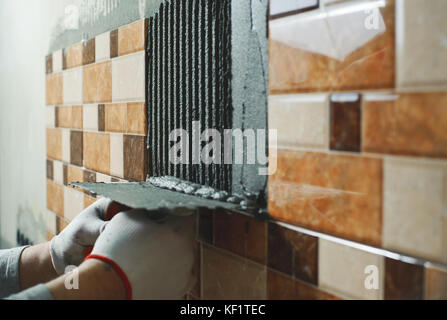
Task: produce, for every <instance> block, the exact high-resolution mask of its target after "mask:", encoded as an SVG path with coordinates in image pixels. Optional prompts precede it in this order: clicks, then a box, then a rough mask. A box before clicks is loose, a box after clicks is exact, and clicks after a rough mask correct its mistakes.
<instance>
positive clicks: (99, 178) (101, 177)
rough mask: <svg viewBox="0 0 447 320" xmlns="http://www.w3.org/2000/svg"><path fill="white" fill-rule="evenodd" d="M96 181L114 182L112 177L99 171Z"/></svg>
mask: <svg viewBox="0 0 447 320" xmlns="http://www.w3.org/2000/svg"><path fill="white" fill-rule="evenodd" d="M96 182H102V183H110V182H112V177H111V176H108V175H105V174H102V173H99V172H97V173H96Z"/></svg>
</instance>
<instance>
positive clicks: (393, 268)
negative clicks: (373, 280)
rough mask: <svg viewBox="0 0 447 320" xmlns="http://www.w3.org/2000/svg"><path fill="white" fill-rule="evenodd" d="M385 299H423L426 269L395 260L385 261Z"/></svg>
mask: <svg viewBox="0 0 447 320" xmlns="http://www.w3.org/2000/svg"><path fill="white" fill-rule="evenodd" d="M385 271H386V275H385V299H386V300H421V299H423V290H424V289H423V282H424V268H423V267H422V266H418V265H413V264H409V263H405V262H402V261H398V260H393V259H388V258H386V259H385Z"/></svg>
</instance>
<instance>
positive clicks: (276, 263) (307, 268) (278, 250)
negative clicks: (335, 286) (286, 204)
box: [268, 223, 318, 285]
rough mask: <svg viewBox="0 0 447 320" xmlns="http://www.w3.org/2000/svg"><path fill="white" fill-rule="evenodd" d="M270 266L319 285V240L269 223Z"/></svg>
mask: <svg viewBox="0 0 447 320" xmlns="http://www.w3.org/2000/svg"><path fill="white" fill-rule="evenodd" d="M268 228H269V229H268V266H269V267H270V268H272V269H275V270H278V271H281V272H283V273H285V274H288V275H290V276H294V277H296V278H297V279H300V280H303V281H306V282H309V283H312V284H315V285H317V284H318V239H317V238H315V237H312V236H308V235H305V234H302V233H299V232H296V231H293V230H289V229H286V228H283V227H281V226H278V225H276V224H273V223H269V227H268Z"/></svg>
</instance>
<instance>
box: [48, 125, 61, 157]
mask: <svg viewBox="0 0 447 320" xmlns="http://www.w3.org/2000/svg"><path fill="white" fill-rule="evenodd" d="M47 157H48V158H51V159H54V160H62V131H61V130H59V129H47Z"/></svg>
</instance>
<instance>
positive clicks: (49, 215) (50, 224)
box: [43, 210, 57, 235]
mask: <svg viewBox="0 0 447 320" xmlns="http://www.w3.org/2000/svg"><path fill="white" fill-rule="evenodd" d="M43 216H44V220H45V228H46V231H47V232H49V233H51V234H53V235H54V234H56V221H57V216H56V214H55V213H54V212H51V211H48V210H46V211H44V213H43Z"/></svg>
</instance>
